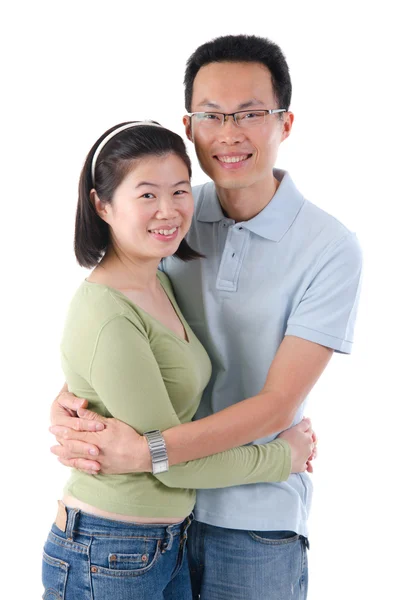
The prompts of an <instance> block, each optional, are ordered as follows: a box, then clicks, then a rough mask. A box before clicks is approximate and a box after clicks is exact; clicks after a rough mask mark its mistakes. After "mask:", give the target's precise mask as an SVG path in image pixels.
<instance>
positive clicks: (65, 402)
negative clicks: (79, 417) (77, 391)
mask: <svg viewBox="0 0 397 600" xmlns="http://www.w3.org/2000/svg"><path fill="white" fill-rule="evenodd" d="M57 402H58V404H60V405H61V406H62V407H63V408H67V409H69V410H73V411H77V410H78V409H79V408H82V407H86V406H88V401H87V400H86V399H85V398H78V397H77V396H75V395H74V394H72V393H71V392H61V393H60V394H59V396H58V398H57Z"/></svg>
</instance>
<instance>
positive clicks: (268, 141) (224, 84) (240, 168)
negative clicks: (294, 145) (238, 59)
mask: <svg viewBox="0 0 397 600" xmlns="http://www.w3.org/2000/svg"><path fill="white" fill-rule="evenodd" d="M274 108H284V107H282V106H278V103H277V101H276V99H275V97H274V93H273V86H272V82H271V75H270V72H269V71H268V69H267V68H266V67H264V66H263V65H262V64H259V63H233V62H223V63H211V64H209V65H206V66H204V67H202V68H201V69H200V70H199V72H198V73H197V75H196V78H195V80H194V84H193V96H192V112H213V111H214V112H216V111H218V112H223V113H234V112H236V111H239V110H249V109H257V110H259V109H274ZM281 114H282V118H280V115H279V114H273V115H267V116H266V117H265V120H264V123H262V124H261V125H257V126H254V127H252V126H251V127H250V128H244V127H242V126H238V125H236V123H235V122H234V121H233V118H232V117H228V118H227V120H226V121H225V122H224V124H223V125H221V126H218V127H215V128H213V127H209V128H208V127H205V126H204V127H202V125H201V124H200V123H199V122H198V121H196V119H195V118H194V117H193V118H189V117H188V116H185V117H184V124H185V128H186V134H187V136H188V138H189V139H190V140H191V141H193V143H194V145H195V149H196V153H197V157H198V160H199V162H200V165H201V168H202V169H203V171H204V172H205V173H207V175H208V176H209V177H211V179H212V180H213V181H214V182H215V184H216V185H217V186H218V187H221V188H224V189H242V188H247V187H251V186H253V185H255V184H257V183H260V182H262V181H263V180H265V179H266V178H268V177H272V169H273V166H274V164H275V162H276V158H277V151H278V147H279V145H280V143H281V142H282V141H283V140H284V139H285V138H286V137H288V135H289V132H290V129H291V126H292V121H293V115H292V114H291V113H281Z"/></svg>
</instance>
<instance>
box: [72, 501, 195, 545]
mask: <svg viewBox="0 0 397 600" xmlns="http://www.w3.org/2000/svg"><path fill="white" fill-rule="evenodd" d="M65 510H66V515H67V516H66V529H65V535H66V538H67V539H70V540H73V539H74V536H75V535H76V534H77V535H89V536H93V535H98V536H101V535H102V536H112V535H117V537H135V538H136V537H142V538H153V539H164V538H165V537H168V536H170V537H171V538H173V537H176V536H183V535H184V534H186V531H187V529H188V527H189V525H190V523H191V522H192V520H193V513H191V514H190V515H189V516H188V517H186V518H185V519H184V520H183V521H180V522H179V523H174V524H171V525H169V524H167V523H164V524H157V523H156V524H151V523H130V522H125V521H115V520H113V519H106V518H104V517H97V516H96V515H90V514H88V513H85V512H83V511H82V510H80V509H78V508H68V507H65Z"/></svg>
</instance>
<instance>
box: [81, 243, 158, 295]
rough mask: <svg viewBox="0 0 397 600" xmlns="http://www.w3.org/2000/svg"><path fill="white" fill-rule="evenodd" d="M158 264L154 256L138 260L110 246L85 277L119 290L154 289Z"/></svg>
mask: <svg viewBox="0 0 397 600" xmlns="http://www.w3.org/2000/svg"><path fill="white" fill-rule="evenodd" d="M158 266H159V261H158V259H156V258H154V259H148V260H139V259H137V258H136V257H129V256H127V255H122V254H120V253H118V252H117V251H115V250H114V249H113V248H111V249H109V250H108V251H107V252H106V254H105V256H104V257H103V259H102V260H101V262H100V263H99V265H98V266H97V267H95V269H94V270H93V271H92V273H91V274H90V276H89V277H88V278H87V279H88V281H92V282H94V283H102V284H104V285H108V286H109V287H113V288H115V289H119V290H132V289H133V290H141V291H143V290H150V289H153V290H155V289H156V287H157V276H156V275H157V269H158Z"/></svg>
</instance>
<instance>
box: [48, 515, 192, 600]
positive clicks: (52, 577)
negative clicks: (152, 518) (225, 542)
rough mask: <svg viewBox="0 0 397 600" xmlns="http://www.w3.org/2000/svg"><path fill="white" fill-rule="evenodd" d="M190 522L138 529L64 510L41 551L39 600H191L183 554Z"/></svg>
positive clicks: (130, 525) (131, 525)
mask: <svg viewBox="0 0 397 600" xmlns="http://www.w3.org/2000/svg"><path fill="white" fill-rule="evenodd" d="M190 523H191V517H187V518H186V519H185V520H184V521H183V522H182V523H178V524H175V525H168V526H167V525H143V524H142V525H141V524H136V523H123V522H121V521H113V520H110V519H103V518H100V517H95V516H93V515H89V514H87V513H83V512H81V511H80V510H77V509H67V521H66V531H65V532H64V531H62V530H61V529H59V528H58V527H57V525H56V524H55V523H54V525H53V526H52V529H51V532H50V533H49V535H48V538H47V541H46V544H45V546H44V554H43V585H44V590H45V591H44V594H43V599H44V600H93V599H95V600H135V599H136V600H138V599H139V600H192V592H191V586H190V577H189V569H188V565H187V557H186V553H185V546H186V539H187V533H186V531H187V528H188V527H189V525H190Z"/></svg>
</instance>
